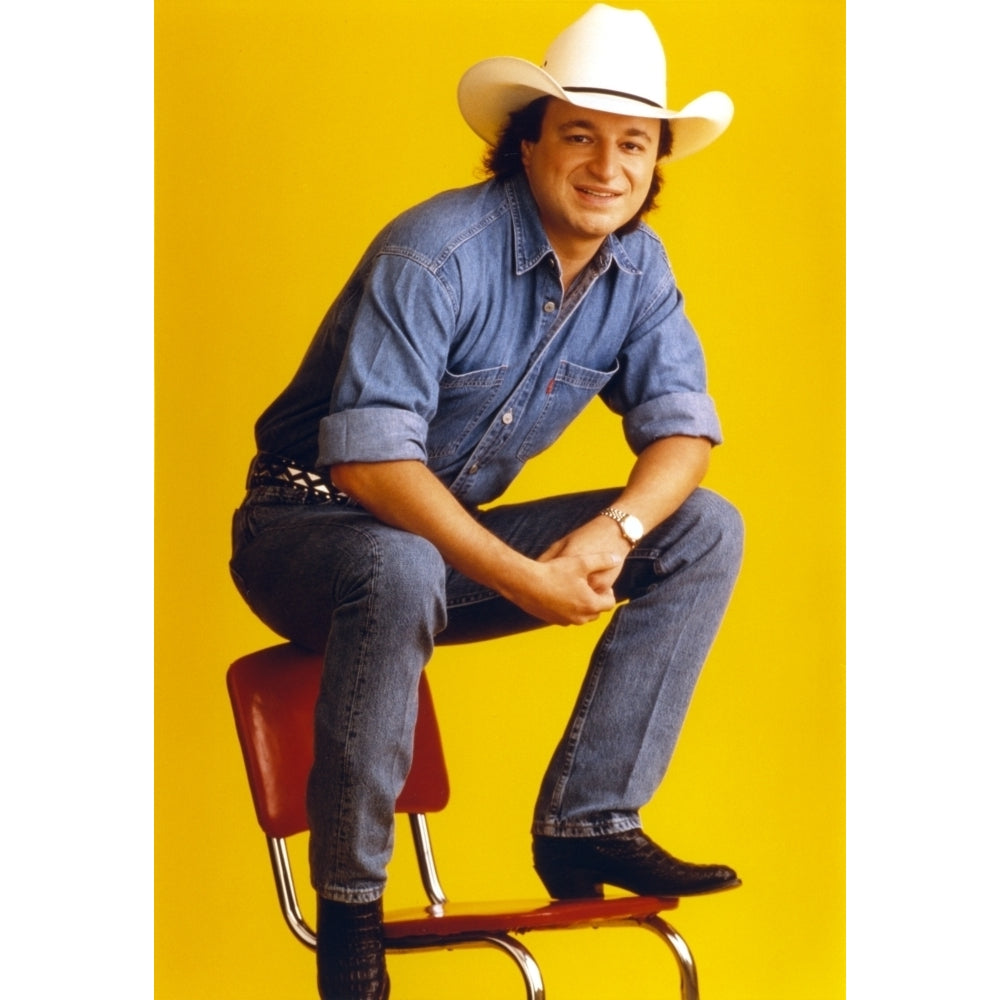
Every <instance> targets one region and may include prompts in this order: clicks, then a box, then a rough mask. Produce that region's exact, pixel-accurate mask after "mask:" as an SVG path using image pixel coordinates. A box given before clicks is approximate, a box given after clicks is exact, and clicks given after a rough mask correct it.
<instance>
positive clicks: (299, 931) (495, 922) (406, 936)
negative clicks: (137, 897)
mask: <svg viewBox="0 0 1000 1000" xmlns="http://www.w3.org/2000/svg"><path fill="white" fill-rule="evenodd" d="M321 670H322V658H321V657H320V656H318V655H316V654H314V653H310V652H307V651H305V650H303V649H301V648H299V647H297V646H294V645H291V644H282V645H277V646H271V647H269V648H267V649H262V650H260V651H258V652H255V653H251V654H249V655H248V656H244V657H242V658H240V659H238V660H236V662H234V663H233V664H232V665H231V666H230V668H229V670H228V672H227V675H226V681H227V687H228V689H229V696H230V701H231V703H232V708H233V715H234V718H235V722H236V730H237V734H238V736H239V741H240V746H241V748H242V751H243V761H244V764H245V766H246V773H247V778H248V780H249V784H250V794H251V798H252V799H253V805H254V810H255V812H256V815H257V822H258V824H259V825H260V828H261V829H262V830H263V832H264V834H265V837H266V841H267V847H268V853H269V855H270V859H271V868H272V872H273V875H274V880H275V886H276V888H277V892H278V900H279V903H280V906H281V911H282V914H283V916H284V918H285V921H286V923H287V924H288V927H289V928H290V930H291V931H292V933H293V934H294V935H295V937H296V938H298V940H299V941H300V942H301V943H302V944H304V945H306V946H307V947H309V948H315V946H316V936H315V933H314V931H313V929H312V928H311V927H310V926H309V924H308V923H307V922H306V921H305V919H304V918H303V916H302V913H301V910H300V908H299V903H298V897H297V894H296V882H295V875H294V873H293V871H292V865H291V862H290V860H289V853H288V850H287V846H286V840H287V838H289V837H292V836H293V835H295V834H299V833H304V832H305V831H306V830H307V829H308V819H307V816H306V807H305V803H306V781H307V778H308V775H309V770H310V767H311V765H312V756H313V709H314V706H315V704H316V698H317V695H318V691H319V681H320V673H321ZM449 794H450V790H449V785H448V771H447V767H446V764H445V757H444V750H443V747H442V742H441V733H440V730H439V728H438V721H437V716H436V715H435V712H434V703H433V700H432V698H431V690H430V685H429V683H428V681H427V677H426V674H425V675H424V676H423V677H422V678H421V682H420V709H419V716H418V721H417V729H416V738H415V746H414V755H413V764H412V767H411V769H410V774H409V776H408V778H407V781H406V785H405V787H404V788H403V791H402V793H401V794H400V796H399V799H398V801H397V803H396V811H397V813H399V814H404V813H405V814H406V815H407V816H408V817H409V821H410V830H411V833H412V836H413V843H414V848H415V851H416V860H417V864H418V866H419V871H420V875H421V881H422V884H423V888H424V892H425V893H426V897H427V898H426V901H422V902H421V903H420V904H419V905H415V906H414V907H412V908H409V909H398V910H390V911H387V912H386V914H385V937H386V947H387V950H389V951H390V952H393V951H397V952H400V951H402V952H405V951H415V950H418V949H428V948H447V949H451V948H456V947H474V946H480V947H492V948H497V949H500V950H501V951H502V952H504V953H506V954H507V955H508V956H509V957H510V958H512V959H513V960H514V961H515V962H516V963H517V966H518V968H519V970H520V972H521V976H522V978H523V980H524V985H525V989H526V996H527V1000H544V997H545V987H544V985H543V981H542V974H541V970H540V968H539V966H538V963H537V962H536V961H535V958H534V956H533V955H532V954H531V952H530V951H529V950H528V948H527V947H526V946H525V944H524V942H523V941H521V940H520V936H522V935H524V934H526V933H528V932H531V931H539V930H566V929H569V928H576V927H587V928H594V927H602V926H607V925H618V926H622V925H632V926H638V927H642V928H645V929H647V930H650V931H652V932H654V933H655V934H656V935H657V936H658V937H659V938H660V939H662V940H663V941H664V942H665V943H666V944H667V946H668V947H669V949H670V951H671V953H672V954H673V957H674V959H675V961H676V965H677V968H678V970H679V972H680V995H681V997H682V1000H698V980H697V973H696V970H695V964H694V959H693V958H692V956H691V952H690V950H689V948H688V946H687V944H686V943H685V941H684V939H683V938H682V937H681V936H680V935H679V934H678V933H677V931H676V930H675V929H674V928H673V927H672V926H671V925H670V924H668V923H667V922H666V920H664V919H663V917H662V916H660V914H661V913H663V912H664V911H667V910H672V909H675V908H676V907H677V900H676V899H664V898H659V897H651V896H626V897H614V898H606V899H583V900H562V901H558V902H554V901H552V900H549V899H545V898H538V899H532V900H491V901H488V902H452V901H451V900H449V899H447V898H446V896H445V893H444V890H443V889H442V887H441V881H440V877H439V874H438V869H437V864H436V861H435V857H434V853H433V850H432V846H431V839H430V830H429V826H428V822H427V815H428V814H429V813H435V812H440V811H441V810H443V809H444V808H445V807H446V806H447V804H448V800H449Z"/></svg>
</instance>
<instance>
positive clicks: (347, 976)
mask: <svg viewBox="0 0 1000 1000" xmlns="http://www.w3.org/2000/svg"><path fill="white" fill-rule="evenodd" d="M316 974H317V982H318V985H319V995H320V997H321V998H322V1000H387V998H388V996H389V973H388V971H387V969H386V967H385V939H384V935H383V928H382V900H381V899H377V900H376V901H375V902H374V903H335V902H333V901H332V900H329V899H324V898H323V897H322V896H319V897H317V907H316Z"/></svg>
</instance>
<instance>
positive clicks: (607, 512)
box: [601, 507, 645, 549]
mask: <svg viewBox="0 0 1000 1000" xmlns="http://www.w3.org/2000/svg"><path fill="white" fill-rule="evenodd" d="M601 513H602V514H603V515H604V516H605V517H610V518H611V520H612V521H617V522H618V527H619V528H621V529H622V535H623V536H624V537H625V541H627V542H628V543H629V545H631V546H632V548H633V549H634V548H635V547H636V545H638V544H639V539H640V538H642V536H643V535H644V534H645V532H644V531H643V527H642V521H640V520H639V518H637V517H636V516H635V515H634V514H626V513H625V511H623V510H619V509H618V508H617V507H605V508H604V510H602V511H601Z"/></svg>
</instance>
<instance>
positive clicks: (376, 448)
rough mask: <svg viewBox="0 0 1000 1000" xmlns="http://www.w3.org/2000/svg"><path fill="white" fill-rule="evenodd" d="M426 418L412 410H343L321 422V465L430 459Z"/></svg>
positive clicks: (381, 408)
mask: <svg viewBox="0 0 1000 1000" xmlns="http://www.w3.org/2000/svg"><path fill="white" fill-rule="evenodd" d="M426 441H427V421H426V420H424V419H423V417H420V416H418V415H417V414H416V413H413V412H412V411H410V410H400V409H390V408H387V407H367V408H365V409H363V410H343V411H341V412H340V413H332V414H330V416H328V417H324V418H323V419H322V420H321V421H320V424H319V463H318V464H319V465H322V466H329V465H337V464H339V463H341V462H385V461H389V460H390V459H391V460H402V459H416V460H417V461H418V462H426V461H427V447H426Z"/></svg>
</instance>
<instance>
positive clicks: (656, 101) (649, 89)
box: [542, 3, 667, 110]
mask: <svg viewBox="0 0 1000 1000" xmlns="http://www.w3.org/2000/svg"><path fill="white" fill-rule="evenodd" d="M542 69H544V70H545V72H546V73H548V74H549V75H550V76H551V77H552V78H553V79H554V80H555V81H556V82H557V83H558V84H559V85H560V86H561V87H562V88H563V89H564V90H567V91H571V92H574V93H575V92H577V91H589V92H592V93H613V94H618V95H621V96H627V97H631V98H634V99H638V100H639V101H641V102H642V103H644V104H649V105H651V106H655V107H656V108H659V109H661V110H662V109H665V108H666V107H667V59H666V56H665V55H664V52H663V45H662V44H661V43H660V39H659V36H658V35H657V33H656V28H654V27H653V22H652V21H650V19H649V18H648V17H647V16H646V14H644V13H643V12H642V11H641V10H619V9H618V8H616V7H609V6H608V5H607V4H603V3H599V4H596V5H595V6H593V7H591V8H590V10H588V11H587V13H586V14H584V15H583V17H581V18H580V19H579V20H577V21H574V22H573V24H571V25H570V26H569V27H568V28H566V30H565V31H563V32H562V33H561V34H560V35H559V36H558V37H557V38H556V39H555V41H553V43H552V44H551V45H550V46H549V49H548V51H547V52H546V54H545V61H544V62H543V63H542Z"/></svg>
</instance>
